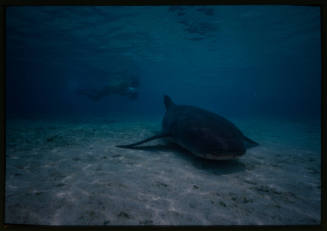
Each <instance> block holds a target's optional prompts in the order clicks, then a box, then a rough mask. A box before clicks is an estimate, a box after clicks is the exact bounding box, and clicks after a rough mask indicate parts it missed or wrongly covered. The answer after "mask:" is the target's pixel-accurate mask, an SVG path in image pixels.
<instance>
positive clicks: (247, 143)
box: [243, 136, 259, 148]
mask: <svg viewBox="0 0 327 231" xmlns="http://www.w3.org/2000/svg"><path fill="white" fill-rule="evenodd" d="M243 139H244V144H245V147H246V148H253V147H256V146H258V145H259V144H258V143H257V142H255V141H253V140H251V139H250V138H248V137H246V136H243Z"/></svg>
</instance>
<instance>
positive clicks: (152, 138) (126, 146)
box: [116, 134, 169, 148]
mask: <svg viewBox="0 0 327 231" xmlns="http://www.w3.org/2000/svg"><path fill="white" fill-rule="evenodd" d="M168 136H169V135H168V134H159V135H155V136H151V137H150V138H147V139H145V140H142V141H139V142H136V143H133V144H126V145H117V146H116V147H118V148H132V147H134V146H136V145H139V144H143V143H145V142H148V141H151V140H154V139H159V138H163V137H168Z"/></svg>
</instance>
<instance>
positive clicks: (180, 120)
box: [117, 95, 258, 160]
mask: <svg viewBox="0 0 327 231" xmlns="http://www.w3.org/2000/svg"><path fill="white" fill-rule="evenodd" d="M164 104H165V106H166V113H165V115H164V118H163V121H162V131H161V133H159V134H157V135H154V136H152V137H149V138H147V139H145V140H142V141H139V142H136V143H133V144H128V145H118V146H117V147H120V148H133V147H135V146H137V145H140V144H143V143H145V142H148V141H151V140H154V139H159V138H170V139H171V141H172V142H174V143H176V144H178V145H179V146H181V147H182V148H184V149H186V150H188V151H189V152H191V153H192V154H194V155H195V156H198V157H201V158H204V159H211V160H228V159H234V158H237V157H240V156H242V155H244V154H245V152H246V150H247V149H248V148H251V147H255V146H257V145H258V143H257V142H255V141H253V140H251V139H250V138H248V137H246V136H245V135H244V134H243V133H242V132H241V131H240V129H238V128H237V127H236V126H235V125H234V124H233V123H232V122H230V121H228V120H227V119H225V118H223V117H221V116H219V115H217V114H215V113H213V112H209V111H207V110H204V109H201V108H198V107H194V106H189V105H177V104H175V103H174V102H173V101H172V99H171V98H170V97H169V96H167V95H165V96H164Z"/></svg>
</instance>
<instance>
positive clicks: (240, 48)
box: [5, 6, 321, 225]
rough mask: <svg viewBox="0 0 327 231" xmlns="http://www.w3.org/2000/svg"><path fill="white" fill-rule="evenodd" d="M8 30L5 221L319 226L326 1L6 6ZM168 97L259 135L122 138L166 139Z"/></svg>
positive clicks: (18, 222) (95, 223) (67, 223)
mask: <svg viewBox="0 0 327 231" xmlns="http://www.w3.org/2000/svg"><path fill="white" fill-rule="evenodd" d="M6 25H7V28H6V113H7V117H6V196H5V222H6V223H11V224H41V225H299V224H301V225H308V224H309V225H316V224H319V223H320V214H321V213H320V212H321V201H320V198H321V181H320V169H321V124H320V119H321V118H320V114H321V40H320V39H321V36H320V8H319V7H309V6H306V7H304V6H160V7H150V6H147V7H140V6H133V7H132V6H128V7H127V6H119V7H118V6H112V7H110V6H106V7H102V6H83V7H82V6H78V7H54V6H48V7H41V6H40V7H8V8H7V10H6ZM164 95H169V96H170V97H171V98H172V100H173V101H174V102H175V103H176V104H188V105H193V106H198V107H201V108H203V109H207V110H209V111H212V112H215V113H217V114H219V115H221V116H224V117H225V118H227V119H228V120H231V121H232V122H233V123H234V124H235V126H237V127H238V128H239V129H240V130H241V131H242V132H243V133H244V134H245V135H246V136H247V137H249V138H251V139H253V140H254V141H256V142H257V143H259V145H258V146H257V147H253V148H250V149H248V150H247V151H246V153H245V154H244V155H243V156H242V157H240V158H239V159H236V160H231V161H210V160H204V159H200V158H198V157H195V156H194V155H192V154H191V153H190V152H187V150H183V149H181V148H178V147H177V146H176V145H175V146H174V145H172V144H171V143H167V142H166V140H164V139H161V140H155V141H152V143H148V144H146V145H145V146H143V147H142V146H141V147H138V148H137V149H122V148H118V147H116V145H119V144H128V143H133V142H137V141H140V140H142V139H145V138H148V137H150V136H153V135H154V134H158V132H159V131H160V129H161V119H162V116H163V114H164V112H165V106H164V103H163V96H164Z"/></svg>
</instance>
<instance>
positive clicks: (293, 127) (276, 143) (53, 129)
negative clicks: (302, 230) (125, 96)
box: [5, 117, 321, 225]
mask: <svg viewBox="0 0 327 231" xmlns="http://www.w3.org/2000/svg"><path fill="white" fill-rule="evenodd" d="M232 121H233V122H234V123H235V124H236V125H237V126H238V127H239V128H240V129H241V130H242V131H243V132H244V134H246V135H247V136H248V137H250V138H252V139H254V140H255V141H257V142H258V143H260V146H258V147H255V148H253V149H249V150H248V151H247V153H246V154H245V155H244V156H242V157H241V158H240V159H238V160H235V161H217V162H214V161H205V160H202V159H199V158H196V157H193V156H192V155H190V154H189V153H187V152H185V151H184V150H181V149H179V148H178V147H175V146H174V145H171V144H169V143H167V141H164V140H158V141H153V142H151V143H147V144H144V145H143V147H144V146H145V147H144V148H140V149H136V150H135V149H134V150H132V149H121V148H117V147H115V145H117V144H126V143H131V142H134V141H138V140H140V139H142V138H145V137H148V136H150V135H153V134H154V133H156V131H159V130H160V126H161V118H159V117H158V118H151V119H149V118H143V119H140V118H135V119H133V120H130V119H124V118H121V117H120V118H101V117H99V118H97V119H94V118H93V119H84V120H78V121H74V118H72V119H70V120H68V119H66V120H63V119H57V120H53V119H44V120H27V119H25V120H22V119H14V120H9V121H7V132H6V135H7V147H6V148H7V150H6V196H5V222H6V223H13V224H42V225H294V224H301V225H302V224H319V223H320V212H321V208H320V205H321V203H320V198H321V188H320V159H321V153H320V142H321V139H320V124H319V122H312V121H294V120H293V121H292V120H282V119H278V120H277V119H262V118H261V119H260V118H251V119H234V120H232Z"/></svg>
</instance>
